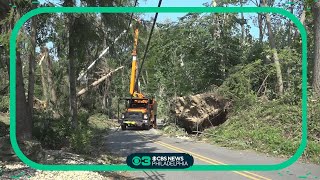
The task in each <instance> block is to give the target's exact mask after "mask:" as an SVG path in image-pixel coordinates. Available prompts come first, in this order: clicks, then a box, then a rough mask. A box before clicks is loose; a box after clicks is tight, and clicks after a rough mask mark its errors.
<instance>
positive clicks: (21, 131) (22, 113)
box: [16, 51, 32, 140]
mask: <svg viewBox="0 0 320 180" xmlns="http://www.w3.org/2000/svg"><path fill="white" fill-rule="evenodd" d="M16 54H17V63H16V125H17V138H18V139H19V140H24V139H29V138H31V136H32V134H31V132H32V126H31V125H30V124H28V122H30V120H29V119H28V118H29V116H28V112H27V110H28V108H27V107H28V106H27V102H26V95H25V91H24V83H23V75H22V61H21V57H20V52H19V51H17V53H16Z"/></svg>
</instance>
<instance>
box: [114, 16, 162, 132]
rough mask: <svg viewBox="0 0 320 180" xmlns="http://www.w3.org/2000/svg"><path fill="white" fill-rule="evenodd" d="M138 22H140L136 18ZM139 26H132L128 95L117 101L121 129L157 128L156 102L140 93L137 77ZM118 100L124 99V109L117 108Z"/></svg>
mask: <svg viewBox="0 0 320 180" xmlns="http://www.w3.org/2000/svg"><path fill="white" fill-rule="evenodd" d="M138 23H139V24H140V23H141V22H140V21H139V20H138ZM138 37H139V28H138V26H135V27H134V46H133V51H132V65H131V78H130V90H129V92H130V97H129V98H120V99H119V103H118V122H119V124H120V125H121V129H122V130H126V129H127V127H138V128H142V129H145V130H149V129H150V128H151V127H153V128H157V122H156V117H157V103H156V100H155V99H154V97H151V98H148V97H145V95H144V94H143V93H141V91H140V88H139V83H136V81H138V79H137V70H138V62H137V46H138ZM120 101H125V111H124V112H122V113H121V116H120V112H119V111H120V110H119V104H120Z"/></svg>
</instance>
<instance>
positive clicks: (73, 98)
mask: <svg viewBox="0 0 320 180" xmlns="http://www.w3.org/2000/svg"><path fill="white" fill-rule="evenodd" d="M71 16H72V15H70V16H69V18H68V21H69V23H70V24H69V55H68V59H69V104H70V114H71V122H72V126H73V128H76V127H77V126H78V121H77V92H76V64H75V53H74V52H75V45H76V42H75V41H74V40H75V38H76V37H75V36H76V35H75V34H74V32H73V24H72V23H73V19H74V18H72V17H71Z"/></svg>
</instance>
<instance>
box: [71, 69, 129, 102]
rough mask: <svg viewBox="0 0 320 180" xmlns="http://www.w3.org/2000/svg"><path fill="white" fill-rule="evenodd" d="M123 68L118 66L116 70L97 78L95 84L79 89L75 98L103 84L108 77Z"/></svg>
mask: <svg viewBox="0 0 320 180" xmlns="http://www.w3.org/2000/svg"><path fill="white" fill-rule="evenodd" d="M123 67H124V66H120V67H118V68H117V69H115V70H113V71H111V72H109V73H108V74H107V75H105V76H102V77H101V78H99V79H98V80H96V81H95V82H93V83H92V84H90V85H89V86H88V87H86V88H83V89H81V90H80V91H79V92H78V93H77V97H79V96H81V95H83V94H84V93H86V92H87V91H88V90H89V89H90V88H92V87H94V86H97V85H98V84H100V83H101V82H103V81H104V80H106V79H107V78H108V77H110V76H111V75H112V74H113V73H115V72H117V71H119V70H120V69H123Z"/></svg>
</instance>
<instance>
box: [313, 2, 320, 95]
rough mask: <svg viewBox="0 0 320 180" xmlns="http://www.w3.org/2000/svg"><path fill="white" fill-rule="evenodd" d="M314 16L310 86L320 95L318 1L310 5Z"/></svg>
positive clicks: (319, 14) (319, 17)
mask: <svg viewBox="0 0 320 180" xmlns="http://www.w3.org/2000/svg"><path fill="white" fill-rule="evenodd" d="M312 13H313V17H314V34H315V35H314V66H313V81H312V87H313V90H314V91H315V92H316V94H317V96H318V97H320V1H318V2H315V3H314V4H313V6H312Z"/></svg>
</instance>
